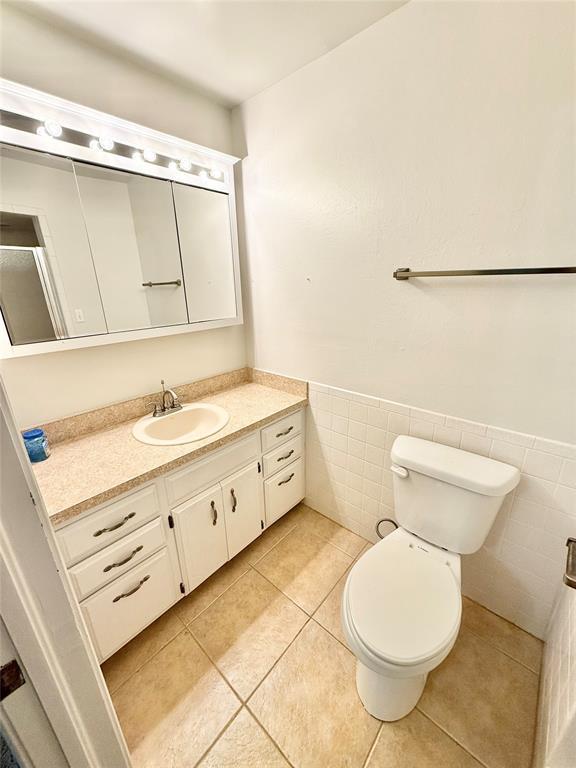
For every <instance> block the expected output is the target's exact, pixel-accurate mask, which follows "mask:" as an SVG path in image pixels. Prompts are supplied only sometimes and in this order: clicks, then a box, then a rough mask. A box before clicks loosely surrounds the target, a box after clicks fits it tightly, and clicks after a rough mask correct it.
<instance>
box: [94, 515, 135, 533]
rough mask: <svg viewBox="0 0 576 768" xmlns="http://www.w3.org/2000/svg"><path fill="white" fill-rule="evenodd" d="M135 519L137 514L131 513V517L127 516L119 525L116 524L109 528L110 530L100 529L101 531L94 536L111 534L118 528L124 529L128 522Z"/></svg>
mask: <svg viewBox="0 0 576 768" xmlns="http://www.w3.org/2000/svg"><path fill="white" fill-rule="evenodd" d="M133 517H136V512H130V514H129V515H126V517H125V518H124V519H122V520H120V522H119V523H115V524H114V525H110V526H108V528H100V530H99V531H96V532H95V533H93V534H92V535H93V536H102V534H103V533H110V531H115V530H116V529H117V528H122V526H123V525H124V523H126V522H128V520H131V519H132V518H133Z"/></svg>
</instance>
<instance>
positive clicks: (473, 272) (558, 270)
mask: <svg viewBox="0 0 576 768" xmlns="http://www.w3.org/2000/svg"><path fill="white" fill-rule="evenodd" d="M569 274H576V267H522V268H519V269H445V270H426V271H423V272H413V271H412V270H411V269H410V267H401V268H399V269H395V270H394V272H393V274H392V277H394V278H395V279H396V280H410V278H412V277H476V276H477V275H569Z"/></svg>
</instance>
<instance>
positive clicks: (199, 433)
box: [132, 403, 230, 445]
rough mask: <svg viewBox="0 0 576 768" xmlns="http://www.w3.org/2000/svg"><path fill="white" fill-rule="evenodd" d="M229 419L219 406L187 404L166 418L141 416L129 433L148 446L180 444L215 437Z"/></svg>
mask: <svg viewBox="0 0 576 768" xmlns="http://www.w3.org/2000/svg"><path fill="white" fill-rule="evenodd" d="M229 419H230V416H229V415H228V413H227V411H225V410H224V408H221V407H220V406H219V405H210V404H209V403H190V405H183V406H182V410H180V411H176V412H175V413H170V414H168V415H167V416H144V418H143V419H140V421H137V422H136V424H134V426H133V427H132V434H133V435H134V437H135V438H136V440H139V441H140V442H141V443H148V445H184V443H193V442H194V441H195V440H203V439H204V438H205V437H210V435H214V434H216V432H219V431H220V430H221V429H223V427H225V426H226V424H228V420H229Z"/></svg>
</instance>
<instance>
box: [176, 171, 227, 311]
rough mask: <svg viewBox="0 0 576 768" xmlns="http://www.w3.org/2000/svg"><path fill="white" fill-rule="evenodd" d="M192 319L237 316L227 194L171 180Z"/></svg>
mask: <svg viewBox="0 0 576 768" xmlns="http://www.w3.org/2000/svg"><path fill="white" fill-rule="evenodd" d="M172 189H173V190H174V205H175V207H176V217H177V220H178V235H179V238H180V249H181V253H182V266H183V268H184V282H185V285H186V298H187V301H188V317H189V320H190V322H191V323H198V322H201V321H205V320H220V319H222V318H226V317H236V313H237V307H236V290H235V286H234V258H233V250H232V231H231V227H230V208H229V200H228V195H226V194H223V193H222V192H212V191H211V190H209V189H198V188H196V187H189V186H186V185H184V184H173V185H172Z"/></svg>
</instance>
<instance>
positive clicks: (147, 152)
mask: <svg viewBox="0 0 576 768" xmlns="http://www.w3.org/2000/svg"><path fill="white" fill-rule="evenodd" d="M0 123H1V124H2V125H5V126H6V127H8V128H15V129H16V130H19V131H25V132H26V133H37V134H38V135H40V136H50V137H52V138H53V139H56V140H60V141H65V142H67V143H69V144H76V145H77V146H80V147H89V148H90V149H92V150H94V151H98V152H112V151H113V152H114V154H115V155H119V156H120V157H126V158H129V159H130V160H135V161H136V162H146V163H150V164H155V165H159V166H161V167H163V168H168V169H169V170H171V171H178V170H179V171H183V172H184V173H190V174H192V175H193V176H198V177H200V178H208V176H210V178H212V179H215V180H217V181H221V180H224V172H223V171H222V170H221V169H220V168H216V167H214V166H211V165H209V164H208V163H206V164H204V163H199V162H193V161H192V160H190V159H189V158H180V159H175V158H173V157H169V156H168V155H158V154H157V153H156V152H155V151H154V150H153V149H150V148H143V149H142V148H139V147H132V146H130V145H128V144H122V143H121V142H115V141H114V140H113V139H111V138H110V137H109V136H100V137H98V138H95V137H94V135H92V134H88V133H84V132H83V131H77V130H75V129H74V128H66V127H64V126H62V125H60V123H57V122H56V121H55V120H46V121H44V122H42V121H41V120H36V119H35V118H32V117H28V116H26V115H20V114H18V113H17V112H9V111H7V110H4V109H0Z"/></svg>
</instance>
